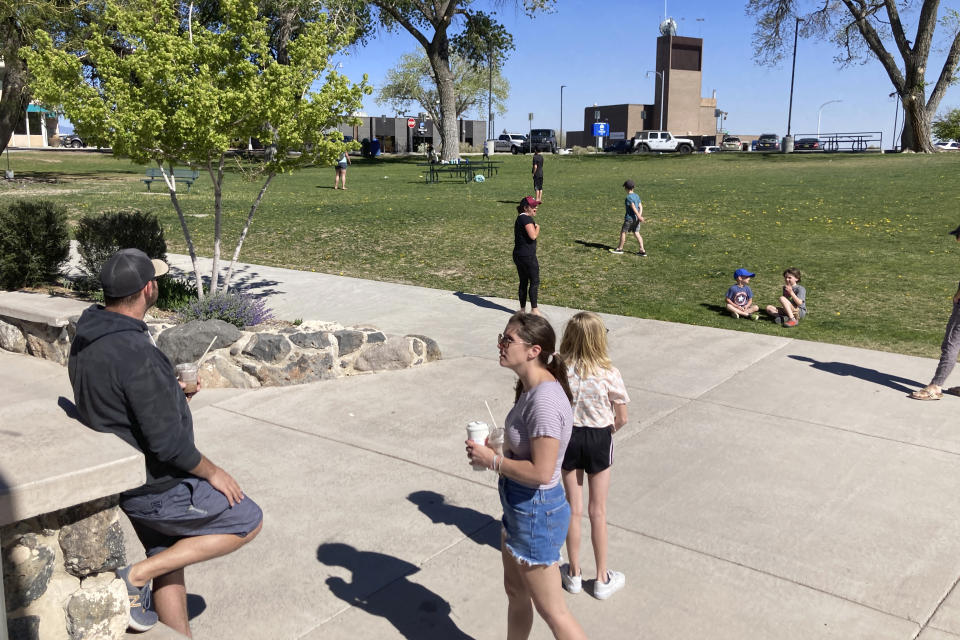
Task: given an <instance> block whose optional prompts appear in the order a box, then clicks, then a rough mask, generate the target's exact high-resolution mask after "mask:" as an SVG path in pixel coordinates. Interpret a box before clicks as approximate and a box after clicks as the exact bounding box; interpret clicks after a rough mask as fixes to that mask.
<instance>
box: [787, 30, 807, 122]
mask: <svg viewBox="0 0 960 640" xmlns="http://www.w3.org/2000/svg"><path fill="white" fill-rule="evenodd" d="M801 22H803V19H802V18H800V17H797V23H796V25H795V26H794V28H793V70H792V71H791V72H790V109H789V111H788V112H787V136H788V137H789V136H790V124H791V121H792V120H793V79H794V77H796V75H797V36H798V35H799V34H800V23H801Z"/></svg>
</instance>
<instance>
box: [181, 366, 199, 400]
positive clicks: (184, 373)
mask: <svg viewBox="0 0 960 640" xmlns="http://www.w3.org/2000/svg"><path fill="white" fill-rule="evenodd" d="M176 371H177V380H179V381H180V382H182V383H183V384H184V387H183V392H184V393H186V394H192V393H196V392H197V365H196V363H194V362H184V363H183V364H178V365H177V366H176Z"/></svg>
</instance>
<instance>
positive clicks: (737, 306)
mask: <svg viewBox="0 0 960 640" xmlns="http://www.w3.org/2000/svg"><path fill="white" fill-rule="evenodd" d="M755 275H757V274H755V273H750V272H749V271H747V270H746V269H737V270H736V271H734V272H733V279H734V280H736V281H737V284H735V285H733V286H732V287H730V288H729V289H727V311H729V312H730V315H732V316H733V317H734V318H740V317H741V316H743V317H748V318H753V319H754V320H759V319H760V314H758V313H757V311H759V310H760V307H758V306H757V305H755V304H753V291H752V290H751V289H750V287H749V286H747V283H749V282H750V278H752V277H754V276H755Z"/></svg>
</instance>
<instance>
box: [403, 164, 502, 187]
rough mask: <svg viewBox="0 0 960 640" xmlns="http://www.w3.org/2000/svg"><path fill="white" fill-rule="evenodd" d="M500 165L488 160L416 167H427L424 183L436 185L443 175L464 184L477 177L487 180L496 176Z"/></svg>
mask: <svg viewBox="0 0 960 640" xmlns="http://www.w3.org/2000/svg"><path fill="white" fill-rule="evenodd" d="M501 164H503V163H502V162H493V161H489V160H483V161H477V162H470V161H469V160H464V161H462V162H460V163H454V164H436V163H419V164H418V165H417V166H419V167H427V175H426V181H427V182H428V183H436V182H440V178H441V177H442V176H444V175H448V176H452V177H454V178H456V179H458V180H463V181H464V182H471V181H472V180H473V179H474V177H475V176H477V175H484V176H485V177H487V178H489V177H490V176H491V175H496V173H497V170H498V168H499V166H500V165H501Z"/></svg>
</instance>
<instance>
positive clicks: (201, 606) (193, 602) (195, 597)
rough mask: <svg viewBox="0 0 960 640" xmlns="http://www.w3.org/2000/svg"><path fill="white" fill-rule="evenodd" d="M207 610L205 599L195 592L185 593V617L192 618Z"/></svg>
mask: <svg viewBox="0 0 960 640" xmlns="http://www.w3.org/2000/svg"><path fill="white" fill-rule="evenodd" d="M206 610H207V601H206V600H204V599H203V596H201V595H199V594H196V593H188V594H187V619H188V620H193V619H194V618H196V617H197V616H199V615H200V614H201V613H203V612H204V611H206Z"/></svg>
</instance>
